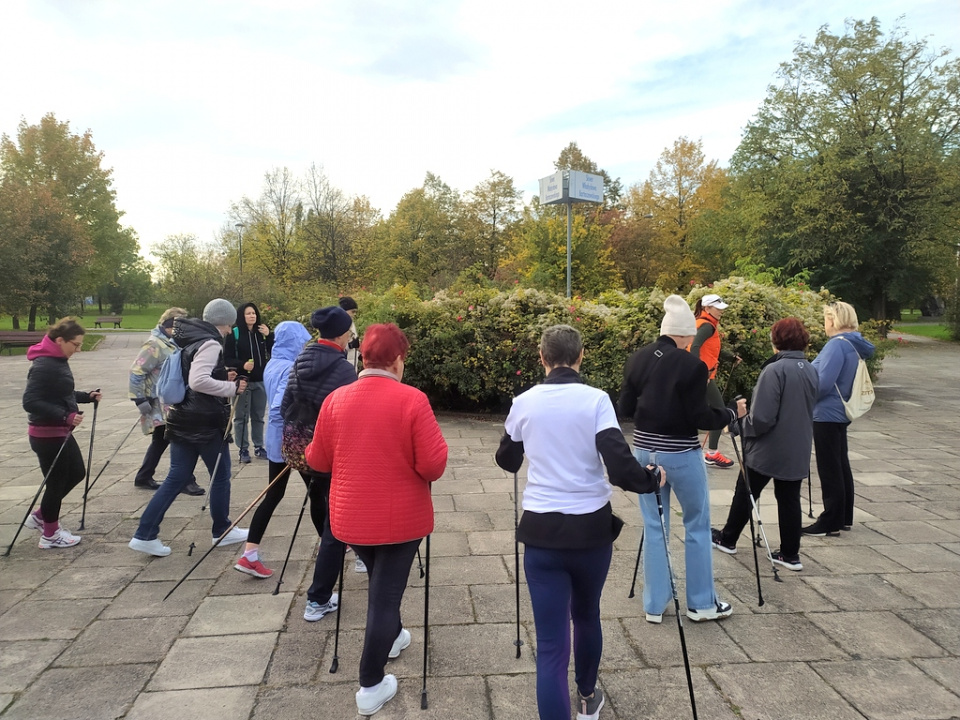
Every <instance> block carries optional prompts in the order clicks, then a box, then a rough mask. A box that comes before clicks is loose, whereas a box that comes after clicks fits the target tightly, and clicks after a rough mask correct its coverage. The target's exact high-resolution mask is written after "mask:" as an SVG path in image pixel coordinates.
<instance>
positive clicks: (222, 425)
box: [167, 318, 230, 444]
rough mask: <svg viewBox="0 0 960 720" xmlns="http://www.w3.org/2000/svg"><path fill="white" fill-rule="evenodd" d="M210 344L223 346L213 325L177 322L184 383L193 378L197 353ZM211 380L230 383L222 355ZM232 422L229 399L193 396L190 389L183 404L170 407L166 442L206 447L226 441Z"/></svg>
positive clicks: (190, 320)
mask: <svg viewBox="0 0 960 720" xmlns="http://www.w3.org/2000/svg"><path fill="white" fill-rule="evenodd" d="M210 340H216V341H217V342H218V343H222V342H223V338H222V336H221V335H220V331H219V330H217V328H216V327H215V326H213V325H211V324H210V323H208V322H205V321H203V320H199V319H197V318H178V319H177V320H176V321H174V324H173V341H174V342H175V343H177V345H179V346H180V347H181V348H182V349H183V352H181V353H180V367H181V370H182V372H183V377H184V380H185V381H186V378H188V377H189V375H190V363H192V362H193V358H194V356H195V355H196V354H197V351H198V350H199V349H200V347H201V346H202V345H203V344H204V343H206V342H208V341H210ZM210 377H212V378H213V379H214V380H226V379H227V368H226V365H224V362H223V353H222V352H221V353H220V357H219V358H218V360H217V366H216V367H215V368H214V370H213V372H212V373H210ZM229 418H230V401H229V400H228V399H227V398H224V397H217V396H215V395H207V394H205V393H200V392H194V390H193V388H191V387H188V388H187V395H186V397H184V399H183V402H181V403H177V404H176V405H173V406H171V407H170V412H169V413H167V438H169V439H170V440H173V441H179V442H188V443H196V444H205V443H208V442H210V441H211V440H215V439H217V438H222V437H223V435H224V431H225V430H226V429H227V421H228V420H229Z"/></svg>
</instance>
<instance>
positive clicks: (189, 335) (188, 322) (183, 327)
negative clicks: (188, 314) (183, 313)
mask: <svg viewBox="0 0 960 720" xmlns="http://www.w3.org/2000/svg"><path fill="white" fill-rule="evenodd" d="M201 340H216V341H217V342H218V343H222V342H223V335H221V334H220V331H219V330H217V327H216V325H211V324H210V323H208V322H207V321H206V320H201V319H200V318H177V319H176V320H174V321H173V341H174V342H175V343H176V344H177V345H179V346H180V347H181V348H185V347H189V346H190V345H193V344H194V343H196V342H200V341H201Z"/></svg>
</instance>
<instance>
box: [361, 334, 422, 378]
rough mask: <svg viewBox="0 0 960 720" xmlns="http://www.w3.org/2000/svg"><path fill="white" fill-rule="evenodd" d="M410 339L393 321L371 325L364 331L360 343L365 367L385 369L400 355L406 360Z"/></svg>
mask: <svg viewBox="0 0 960 720" xmlns="http://www.w3.org/2000/svg"><path fill="white" fill-rule="evenodd" d="M409 347H410V341H409V340H407V336H406V335H404V334H403V330H401V329H400V328H398V327H397V326H396V325H394V324H393V323H381V324H379V325H369V326H367V329H366V330H365V331H364V333H363V342H361V343H360V356H361V357H362V358H363V366H364V367H365V368H377V369H380V370H383V369H385V368H387V367H389V366H390V365H391V364H392V363H393V361H394V360H396V359H397V358H398V357H399V358H401V359H403V360H406V359H407V349H408V348H409Z"/></svg>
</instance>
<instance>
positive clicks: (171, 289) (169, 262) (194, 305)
mask: <svg viewBox="0 0 960 720" xmlns="http://www.w3.org/2000/svg"><path fill="white" fill-rule="evenodd" d="M153 254H154V255H156V256H157V258H158V260H159V263H158V274H159V276H160V294H161V297H162V298H163V300H164V301H165V302H166V303H167V304H168V305H179V306H181V307H184V308H186V309H187V310H188V311H189V312H190V314H191V315H193V316H194V317H200V315H201V313H202V312H203V307H204V305H206V304H207V303H208V302H209V301H210V300H211V299H212V298H215V297H223V298H228V299H231V298H232V299H235V298H237V297H238V296H239V294H240V292H239V287H238V284H237V283H236V281H235V279H234V278H235V276H234V275H233V274H232V273H230V272H227V265H228V264H229V263H230V259H229V258H228V257H225V256H224V255H223V253H222V252H220V251H219V250H218V249H216V248H213V247H209V246H204V245H201V243H200V241H199V240H198V239H197V237H196V235H189V234H181V235H170V236H168V237H167V238H165V239H164V240H163V241H162V242H161V243H160V244H159V245H157V246H156V247H155V248H154V250H153Z"/></svg>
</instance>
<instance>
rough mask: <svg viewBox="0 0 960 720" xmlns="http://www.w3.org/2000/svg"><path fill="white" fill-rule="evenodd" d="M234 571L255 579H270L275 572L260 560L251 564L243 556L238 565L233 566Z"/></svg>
mask: <svg viewBox="0 0 960 720" xmlns="http://www.w3.org/2000/svg"><path fill="white" fill-rule="evenodd" d="M233 569H234V570H239V571H240V572H242V573H245V574H247V575H253V577H255V578H268V577H270V576H271V575H273V570H271V569H270V568H268V567H267V566H266V565H264V564H263V563H262V562H260V561H259V560H254V561H253V562H250V561H249V560H247V559H246V558H245V557H243V556H241V557H240V559H239V560H237V564H236V565H234V566H233Z"/></svg>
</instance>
